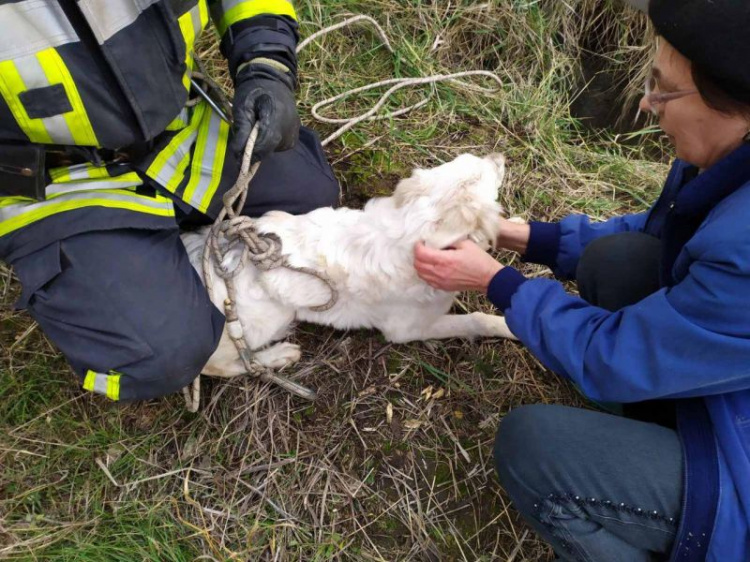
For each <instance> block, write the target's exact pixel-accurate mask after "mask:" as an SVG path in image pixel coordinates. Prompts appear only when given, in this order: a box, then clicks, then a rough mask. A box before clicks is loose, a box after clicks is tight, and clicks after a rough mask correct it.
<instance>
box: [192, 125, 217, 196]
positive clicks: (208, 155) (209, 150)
mask: <svg viewBox="0 0 750 562" xmlns="http://www.w3.org/2000/svg"><path fill="white" fill-rule="evenodd" d="M209 115H210V118H209V121H208V137H207V138H206V148H205V150H204V151H203V158H202V159H201V162H200V180H199V181H198V185H197V186H196V187H195V191H194V192H193V194H192V196H191V197H190V201H188V203H190V206H191V207H193V208H195V209H198V208H200V205H201V201H203V196H204V195H206V190H207V189H208V186H209V185H210V184H211V181H212V180H213V178H214V174H220V173H221V170H214V159H215V158H216V150H217V148H218V146H219V127H221V117H219V116H218V115H217V114H216V112H215V111H210V112H209ZM191 173H192V170H191Z"/></svg>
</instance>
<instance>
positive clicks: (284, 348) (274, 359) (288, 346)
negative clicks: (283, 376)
mask: <svg viewBox="0 0 750 562" xmlns="http://www.w3.org/2000/svg"><path fill="white" fill-rule="evenodd" d="M301 357H302V352H301V351H300V347H299V346H298V345H297V344H294V343H289V342H281V343H277V344H276V345H273V346H271V347H269V348H268V349H264V350H263V351H257V352H255V353H254V354H253V359H255V361H256V362H257V363H260V364H261V365H263V366H264V367H267V368H269V369H283V368H284V367H288V366H289V365H293V364H294V363H296V362H297V361H299V360H300V358H301Z"/></svg>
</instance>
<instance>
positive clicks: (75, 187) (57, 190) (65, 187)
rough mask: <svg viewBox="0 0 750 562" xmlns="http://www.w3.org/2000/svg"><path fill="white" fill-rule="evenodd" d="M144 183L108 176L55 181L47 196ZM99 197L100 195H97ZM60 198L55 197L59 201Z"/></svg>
mask: <svg viewBox="0 0 750 562" xmlns="http://www.w3.org/2000/svg"><path fill="white" fill-rule="evenodd" d="M139 185H143V181H132V180H129V179H128V178H125V179H120V181H117V178H108V179H101V180H91V179H89V180H86V179H84V180H78V181H66V182H65V183H53V184H50V185H48V186H47V188H46V189H45V193H46V194H47V197H51V196H52V195H60V194H62V193H75V192H76V191H96V190H100V189H126V188H129V187H137V186H139ZM96 197H98V195H97V196H96ZM57 200H58V199H55V201H57Z"/></svg>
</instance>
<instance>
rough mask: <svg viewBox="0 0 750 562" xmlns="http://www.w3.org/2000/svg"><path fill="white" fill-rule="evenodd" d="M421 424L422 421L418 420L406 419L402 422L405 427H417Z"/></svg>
mask: <svg viewBox="0 0 750 562" xmlns="http://www.w3.org/2000/svg"><path fill="white" fill-rule="evenodd" d="M421 425H422V422H421V421H419V420H406V421H405V422H404V427H405V428H406V429H419V428H420V427H421Z"/></svg>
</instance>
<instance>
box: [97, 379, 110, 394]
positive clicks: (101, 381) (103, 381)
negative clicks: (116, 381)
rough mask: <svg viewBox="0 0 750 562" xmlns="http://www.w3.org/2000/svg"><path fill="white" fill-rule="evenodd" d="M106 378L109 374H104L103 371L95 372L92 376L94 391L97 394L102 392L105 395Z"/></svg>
mask: <svg viewBox="0 0 750 562" xmlns="http://www.w3.org/2000/svg"><path fill="white" fill-rule="evenodd" d="M108 378H109V375H105V374H103V373H96V376H95V377H94V392H96V393H97V394H104V396H106V395H107V379H108Z"/></svg>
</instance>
